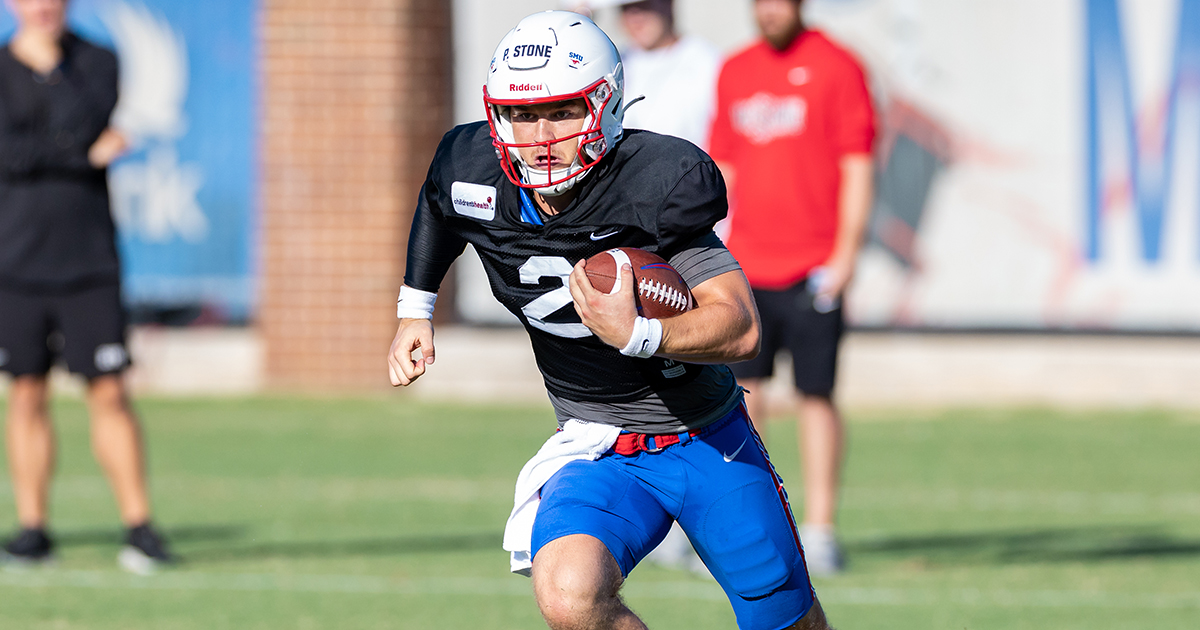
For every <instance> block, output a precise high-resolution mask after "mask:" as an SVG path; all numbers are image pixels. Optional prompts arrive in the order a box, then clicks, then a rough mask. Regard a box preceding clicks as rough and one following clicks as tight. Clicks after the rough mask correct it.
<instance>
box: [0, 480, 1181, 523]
mask: <svg viewBox="0 0 1200 630" xmlns="http://www.w3.org/2000/svg"><path fill="white" fill-rule="evenodd" d="M514 479H515V477H514ZM154 487H155V489H156V490H158V491H160V492H167V493H173V494H181V495H187V496H193V497H199V498H214V499H219V500H220V501H230V500H235V499H238V498H241V499H246V500H253V501H259V502H261V501H288V502H299V503H314V502H317V503H348V502H356V501H429V502H433V503H446V504H467V503H488V504H492V503H495V504H505V503H509V502H511V500H512V481H510V480H507V479H489V480H476V479H462V478H448V477H434V478H427V477H409V478H396V479H386V478H305V477H286V478H240V477H239V478H219V477H172V476H165V477H158V478H155V480H154ZM797 491H798V489H797ZM11 492H12V491H11V489H10V488H9V485H8V484H4V483H0V499H3V498H7V497H10V496H11ZM107 492H108V486H107V484H106V482H105V481H104V479H103V477H100V476H98V475H97V476H72V477H67V478H64V479H61V480H59V481H58V482H57V483H56V485H55V495H56V496H59V497H63V498H67V499H84V498H91V497H95V496H97V495H104V496H107ZM843 496H844V498H843V500H842V507H843V508H844V509H848V510H877V509H897V508H900V509H903V508H913V509H920V510H923V511H930V510H936V511H951V512H963V511H969V512H985V513H991V512H1008V513H1056V514H1153V515H1184V516H1197V515H1200V493H1195V492H1176V493H1166V492H1071V491H1051V490H1005V489H970V488H967V489H950V488H914V487H908V488H864V487H848V488H846V489H845V492H844V495H843Z"/></svg>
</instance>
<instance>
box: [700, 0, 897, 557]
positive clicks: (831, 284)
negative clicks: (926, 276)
mask: <svg viewBox="0 0 1200 630" xmlns="http://www.w3.org/2000/svg"><path fill="white" fill-rule="evenodd" d="M801 4H802V0H756V1H755V3H754V16H755V20H756V22H757V24H758V28H759V31H760V34H761V36H762V39H761V40H760V41H758V42H757V43H755V44H753V45H751V46H750V47H749V48H747V49H745V50H743V51H742V52H740V53H738V54H736V55H734V56H733V57H731V58H730V59H729V60H728V61H727V62H726V63H725V66H724V67H723V68H722V70H721V75H720V79H719V80H718V87H717V111H716V117H715V120H714V123H713V131H712V142H711V147H710V152H711V154H712V156H713V157H714V159H716V160H717V161H718V163H719V164H721V170H722V172H723V173H724V174H725V177H726V180H727V181H728V182H729V183H730V185H731V196H732V199H731V204H730V205H731V207H732V208H733V210H732V213H731V217H730V221H729V235H728V238H727V240H726V242H727V244H728V247H729V249H730V251H731V252H733V254H734V256H735V257H736V258H737V259H738V260H739V261H740V262H741V263H742V265H743V267H745V269H746V275H747V277H748V278H749V280H750V284H751V286H752V287H753V288H754V295H755V300H756V302H757V304H758V309H759V312H760V313H761V315H762V318H763V341H762V350H761V352H760V353H759V355H758V357H757V358H755V359H753V360H751V361H747V362H744V363H739V364H735V365H733V366H732V367H733V369H734V373H735V374H736V375H737V377H738V380H739V381H740V382H741V383H742V385H743V386H745V387H746V388H747V389H749V390H750V392H751V395H750V396H748V398H747V403H748V405H749V406H750V414H751V417H752V418H755V422H756V424H758V428H759V430H760V431H762V429H763V428H764V426H763V425H764V423H765V421H766V420H765V419H766V417H767V409H766V398H765V396H764V393H763V389H764V386H765V384H766V379H768V378H770V377H771V375H772V373H773V367H774V360H775V355H776V353H777V352H779V351H780V350H783V349H787V350H789V351H790V352H791V355H792V359H793V367H794V370H795V384H796V389H797V390H798V392H799V396H800V403H799V415H800V418H799V424H800V427H799V428H800V431H799V434H800V448H801V457H802V460H803V472H804V477H805V479H804V520H803V525H802V527H801V532H800V536H801V540H802V541H803V543H804V549H805V556H806V559H807V561H808V566H809V568H810V570H811V571H812V572H813V573H814V574H830V573H836V572H837V571H840V570H841V569H842V567H843V558H842V553H841V550H840V548H839V546H838V543H837V540H836V537H835V535H834V519H835V512H836V508H837V498H838V483H839V474H840V469H841V465H842V460H843V453H844V450H845V439H844V434H845V431H844V427H843V423H842V418H841V416H840V414H839V413H838V409H837V407H836V405H835V404H834V401H833V389H834V375H835V372H836V368H837V350H838V344H839V341H840V339H841V336H842V330H843V319H842V308H841V296H842V294H843V292H844V291H845V289H846V287H847V285H848V284H849V283H850V280H851V278H852V277H853V276H854V267H855V261H856V258H857V256H858V251H859V247H860V244H861V242H862V239H863V232H864V230H865V227H866V224H867V219H868V216H869V214H870V207H871V197H872V163H871V148H872V143H873V141H874V136H875V117H874V112H873V107H872V104H871V98H870V94H869V93H868V90H867V86H866V81H865V78H864V73H863V69H862V67H861V66H860V65H859V64H858V62H857V61H856V60H855V59H854V57H853V56H851V55H850V54H849V53H847V52H846V51H845V50H843V49H842V48H840V47H839V46H838V45H837V44H835V43H834V42H832V41H831V40H830V39H829V38H828V37H826V36H825V35H824V34H823V33H821V32H819V31H815V30H810V29H806V28H805V26H804V23H803V21H802V19H801V15H800V7H801Z"/></svg>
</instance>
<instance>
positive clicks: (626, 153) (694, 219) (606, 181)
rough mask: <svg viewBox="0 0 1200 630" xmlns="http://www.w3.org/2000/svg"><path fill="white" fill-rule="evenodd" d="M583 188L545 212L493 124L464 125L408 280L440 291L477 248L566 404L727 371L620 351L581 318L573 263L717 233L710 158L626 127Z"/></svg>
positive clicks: (455, 134)
mask: <svg viewBox="0 0 1200 630" xmlns="http://www.w3.org/2000/svg"><path fill="white" fill-rule="evenodd" d="M575 187H576V189H578V190H579V193H578V195H577V197H576V198H575V200H574V201H573V202H572V203H571V205H570V206H569V207H568V208H567V209H566V210H564V211H563V212H560V213H559V214H557V215H555V216H546V215H543V214H541V213H540V212H538V211H537V210H536V209H534V207H533V206H532V204H531V203H529V200H528V197H527V198H526V199H525V200H524V203H523V200H522V196H523V195H531V193H528V192H522V191H521V189H520V188H518V187H517V186H515V185H514V184H513V183H512V182H510V181H509V180H508V178H507V177H506V176H505V175H504V172H503V171H502V170H501V168H500V163H499V160H498V159H497V157H496V151H495V149H494V148H493V146H492V140H491V136H490V133H489V128H488V125H487V123H484V122H479V123H472V124H468V125H461V126H459V127H456V128H454V129H453V130H451V131H450V132H449V133H447V134H446V136H445V137H444V138H443V139H442V142H441V145H440V146H439V147H438V150H437V153H436V155H435V156H434V158H433V163H432V164H431V166H430V168H429V175H428V177H427V178H426V180H425V184H424V186H423V187H422V189H421V195H420V199H419V202H418V205H417V211H416V215H415V217H414V219H413V227H412V232H411V234H410V237H409V244H408V268H407V271H406V273H405V277H404V280H405V284H407V285H408V286H410V287H413V288H414V289H419V290H422V291H431V292H436V291H437V290H438V287H439V286H440V284H441V281H442V278H443V277H444V276H445V274H446V272H447V270H448V269H449V267H450V263H451V262H453V260H454V259H455V258H457V257H458V255H459V254H461V253H462V252H463V250H464V248H465V246H466V244H467V243H470V244H471V245H472V246H474V248H475V250H476V251H477V252H478V253H479V257H480V259H481V260H482V261H483V266H484V268H485V269H486V270H487V274H488V278H489V281H490V283H491V287H492V292H493V294H494V295H495V296H496V298H497V299H498V300H499V301H500V303H501V304H503V305H504V306H505V307H506V308H507V309H508V310H509V311H511V312H512V313H513V314H514V315H516V316H517V317H518V318H519V319H520V320H521V322H522V323H523V324H524V325H525V327H526V329H527V330H528V331H529V336H530V339H531V343H532V345H533V350H534V355H535V357H536V359H537V363H538V367H539V368H540V369H541V372H542V375H543V377H544V378H545V382H546V387H547V389H549V390H550V392H551V393H553V394H554V395H555V396H558V397H562V398H566V399H568V400H576V401H586V402H601V403H604V402H611V403H620V402H629V401H636V400H640V399H642V398H645V397H647V396H649V395H651V394H652V393H654V392H657V391H661V390H664V389H671V388H675V387H679V386H682V385H684V384H686V383H689V382H691V381H692V380H694V379H695V378H696V376H697V375H699V374H700V373H701V371H702V370H718V369H719V370H725V369H726V368H724V367H716V366H701V365H692V364H684V363H678V362H675V361H670V360H667V359H660V358H657V357H652V358H649V359H638V358H633V357H627V356H625V355H622V354H621V353H620V352H618V351H617V349H615V348H613V347H611V346H608V345H607V344H605V343H603V342H602V341H600V339H599V338H598V337H596V336H595V335H593V334H592V333H591V331H589V330H588V329H587V327H585V326H584V325H583V324H582V323H581V322H580V320H579V317H578V315H577V314H576V313H575V309H574V307H573V306H572V301H571V294H570V291H569V289H568V288H567V276H568V275H570V273H571V269H572V268H573V267H574V265H575V263H577V262H578V261H579V260H582V259H585V258H589V257H591V256H592V255H594V254H597V253H600V252H602V251H604V250H607V249H610V248H613V247H638V248H641V249H645V250H647V251H651V252H654V253H656V254H658V255H659V256H662V257H663V258H665V259H668V260H669V259H670V258H671V257H672V256H673V255H675V254H676V253H679V252H680V251H682V250H683V249H684V248H685V247H686V246H688V245H689V244H691V243H693V242H694V241H696V240H697V239H698V238H700V237H702V236H704V235H706V234H708V233H710V232H711V231H712V228H713V224H714V223H716V222H717V221H718V220H720V219H721V218H723V217H724V216H725V214H726V211H727V208H728V205H727V201H726V196H725V182H724V179H723V178H722V177H721V173H720V171H719V170H718V169H717V167H716V165H715V164H714V163H713V162H712V160H711V159H709V157H708V156H707V155H706V154H705V153H704V152H703V151H701V150H700V149H698V148H696V147H695V146H694V145H692V144H691V143H689V142H687V141H685V140H680V139H678V138H673V137H670V136H662V135H658V134H654V133H651V132H648V131H627V132H626V135H625V137H624V139H623V140H621V142H619V143H618V144H617V146H616V148H615V149H614V150H613V151H612V152H610V153H609V155H607V156H605V158H604V159H603V160H602V161H601V162H600V163H599V164H597V165H596V166H595V167H593V168H592V171H591V172H590V173H589V174H588V175H587V177H585V178H584V179H583V181H582V182H579V183H577V184H576V185H575Z"/></svg>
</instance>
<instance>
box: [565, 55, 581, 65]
mask: <svg viewBox="0 0 1200 630" xmlns="http://www.w3.org/2000/svg"><path fill="white" fill-rule="evenodd" d="M567 57H568V58H569V59H570V60H571V67H572V68H578V67H579V64H581V63H583V55H581V54H579V53H569V54H568V55H567Z"/></svg>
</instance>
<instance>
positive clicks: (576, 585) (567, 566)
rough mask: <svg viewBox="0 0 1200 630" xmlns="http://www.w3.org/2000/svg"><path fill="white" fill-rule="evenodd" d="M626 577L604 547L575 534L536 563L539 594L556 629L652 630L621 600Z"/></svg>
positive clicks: (552, 544) (557, 542)
mask: <svg viewBox="0 0 1200 630" xmlns="http://www.w3.org/2000/svg"><path fill="white" fill-rule="evenodd" d="M622 582H624V578H622V577H621V568H620V567H619V566H618V565H617V561H616V560H615V559H614V558H613V557H612V554H611V553H609V551H608V548H607V547H605V546H604V543H602V542H600V541H599V540H597V539H596V538H594V537H592V536H588V535H585V534H574V535H571V536H563V537H562V538H558V539H555V540H553V541H551V542H549V543H547V544H546V545H545V546H544V547H542V548H541V549H540V550H539V551H538V552H537V555H536V556H534V559H533V592H534V596H535V597H536V598H537V603H538V608H539V609H541V611H542V617H543V618H545V620H546V624H547V625H549V626H550V628H552V630H610V629H611V630H646V625H645V624H644V623H642V621H641V620H640V619H638V617H637V615H635V614H633V611H631V610H629V608H627V607H626V606H625V603H624V602H622V601H621V597H620V595H619V591H620V589H621V584H622Z"/></svg>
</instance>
